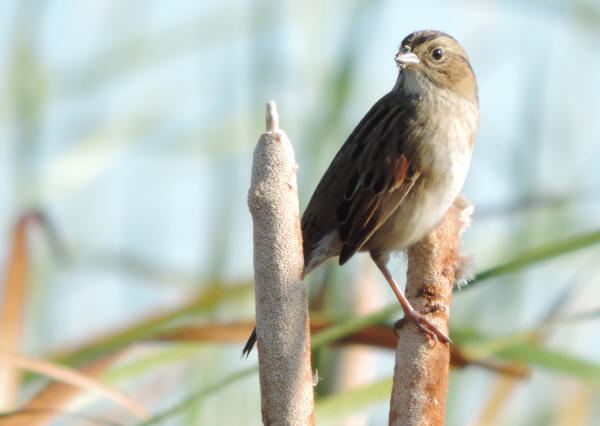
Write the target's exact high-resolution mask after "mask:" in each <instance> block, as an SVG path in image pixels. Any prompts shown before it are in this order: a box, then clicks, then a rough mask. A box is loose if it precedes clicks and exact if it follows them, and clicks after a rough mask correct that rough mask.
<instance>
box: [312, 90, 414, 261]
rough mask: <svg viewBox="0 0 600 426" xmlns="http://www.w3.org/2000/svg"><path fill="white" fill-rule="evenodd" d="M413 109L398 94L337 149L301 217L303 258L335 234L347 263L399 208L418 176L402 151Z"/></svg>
mask: <svg viewBox="0 0 600 426" xmlns="http://www.w3.org/2000/svg"><path fill="white" fill-rule="evenodd" d="M413 108H414V107H413V104H412V103H411V102H410V99H408V98H399V95H398V94H392V93H390V94H388V95H386V96H384V97H383V98H382V99H380V100H379V101H378V102H377V103H376V104H375V105H374V106H373V107H372V108H371V110H370V111H369V112H368V113H367V115H365V117H364V118H363V119H362V120H361V122H360V123H359V124H358V126H357V127H356V128H355V129H354V131H353V132H352V134H351V135H350V136H349V137H348V140H347V141H346V143H345V144H344V146H343V147H342V148H341V149H340V151H339V152H338V154H337V155H336V157H335V158H334V160H333V161H332V163H331V165H330V166H329V169H328V170H327V172H325V175H324V176H323V178H322V179H321V182H320V183H319V185H318V186H317V189H316V190H315V193H314V194H313V197H312V199H311V201H310V202H309V205H308V207H307V208H306V211H305V213H304V215H303V217H302V230H303V237H304V242H305V244H304V250H305V259H306V260H308V259H310V255H311V249H312V247H313V246H314V244H316V243H317V242H318V241H319V240H320V239H321V238H323V237H324V236H325V235H327V233H329V232H331V231H332V230H334V229H336V230H337V231H338V232H339V237H340V240H341V242H342V248H341V253H339V255H340V258H339V262H340V264H343V263H344V262H346V261H347V260H348V259H349V258H350V257H351V256H352V255H353V254H354V253H355V252H357V251H359V250H361V248H362V247H363V245H364V244H365V243H366V242H367V241H368V239H369V238H370V237H371V236H372V235H373V233H374V232H375V231H376V230H377V229H378V228H379V227H380V226H381V225H382V224H383V223H385V221H386V220H387V219H388V218H389V217H390V215H391V214H392V213H393V212H394V211H395V210H396V209H397V208H398V206H399V205H400V203H401V202H402V200H403V199H404V197H406V195H407V194H408V193H409V191H410V189H411V188H412V186H413V185H414V183H415V181H416V180H417V178H418V176H419V171H418V169H417V167H416V164H414V163H413V162H412V161H411V153H410V152H406V149H405V147H406V143H405V141H406V138H407V137H409V135H408V133H407V129H408V128H409V126H410V125H411V124H412V123H410V120H411V118H412V117H414V111H413Z"/></svg>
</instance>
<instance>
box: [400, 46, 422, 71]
mask: <svg viewBox="0 0 600 426" xmlns="http://www.w3.org/2000/svg"><path fill="white" fill-rule="evenodd" d="M394 59H396V63H397V64H398V65H399V66H400V67H402V68H406V66H407V65H410V64H413V65H416V64H418V63H420V62H421V61H419V57H418V56H417V55H415V54H414V53H412V52H411V51H409V50H408V49H406V48H401V49H400V51H399V52H398V54H397V55H396V57H395V58H394Z"/></svg>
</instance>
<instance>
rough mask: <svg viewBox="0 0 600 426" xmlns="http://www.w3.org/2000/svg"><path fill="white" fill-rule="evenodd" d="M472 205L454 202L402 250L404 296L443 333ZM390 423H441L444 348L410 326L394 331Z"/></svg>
mask: <svg viewBox="0 0 600 426" xmlns="http://www.w3.org/2000/svg"><path fill="white" fill-rule="evenodd" d="M472 210H473V209H472V206H471V205H470V204H469V203H467V202H466V201H465V200H464V199H462V198H461V197H459V198H457V200H456V201H455V203H454V205H453V206H452V207H451V208H450V210H449V211H448V213H447V214H446V216H445V217H444V219H443V220H442V223H441V224H440V225H439V226H438V227H437V228H436V229H435V230H433V231H432V232H431V233H430V234H429V235H428V236H426V237H425V238H424V239H423V240H422V241H420V242H419V243H417V244H415V245H414V246H412V247H411V248H409V250H408V273H407V282H406V296H407V298H408V300H409V301H410V303H411V304H412V306H413V307H414V308H415V309H417V310H418V311H420V312H424V313H425V312H428V311H429V313H428V314H427V317H428V319H429V320H430V321H431V322H433V323H434V324H435V325H436V326H437V327H439V328H440V330H442V331H443V332H445V333H447V332H448V318H449V312H450V301H451V300H452V285H453V283H454V280H455V276H456V275H458V274H459V272H460V269H463V268H464V265H465V260H464V259H462V258H461V257H460V256H459V253H458V249H459V245H460V235H461V233H462V231H463V230H464V229H465V228H466V227H467V226H468V224H469V223H470V216H471V213H472ZM398 337H399V341H398V346H397V348H396V364H395V368H394V384H393V388H392V398H391V403H390V417H389V424H390V425H443V424H444V416H445V408H446V391H447V387H448V370H449V366H450V346H449V345H444V344H442V343H439V342H438V343H435V342H432V340H431V339H430V338H429V337H428V336H427V335H426V334H425V333H423V332H422V331H421V330H419V329H418V328H417V327H416V325H415V324H414V323H409V324H406V325H405V326H404V327H402V328H401V329H400V330H399V332H398Z"/></svg>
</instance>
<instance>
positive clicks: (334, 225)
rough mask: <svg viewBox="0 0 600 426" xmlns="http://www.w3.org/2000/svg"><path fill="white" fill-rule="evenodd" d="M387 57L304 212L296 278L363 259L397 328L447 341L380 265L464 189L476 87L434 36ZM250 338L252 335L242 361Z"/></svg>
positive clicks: (449, 40)
mask: <svg viewBox="0 0 600 426" xmlns="http://www.w3.org/2000/svg"><path fill="white" fill-rule="evenodd" d="M394 59H395V62H396V64H397V66H398V69H399V70H398V77H397V79H396V82H395V84H394V86H393V88H392V90H391V91H390V92H389V93H387V94H386V95H385V96H383V97H382V98H381V99H379V100H378V101H377V102H376V103H375V104H374V105H373V106H372V107H371V109H370V110H369V111H368V112H367V114H366V115H365V116H364V117H363V119H362V120H361V121H360V122H359V123H358V125H357V126H356V128H355V129H354V130H353V131H352V133H351V134H350V136H349V137H348V138H347V140H346V142H345V143H344V144H343V145H342V147H341V148H340V150H339V151H338V153H337V154H336V155H335V157H334V158H333V160H332V161H331V164H330V165H329V167H328V169H327V171H326V172H325V174H324V175H323V177H322V178H321V180H320V182H319V184H318V185H317V188H316V189H315V191H314V193H313V195H312V197H311V199H310V201H309V203H308V205H307V207H306V210H305V211H304V214H303V216H302V220H301V228H302V238H303V250H304V275H306V274H308V273H309V272H311V271H312V270H314V269H315V268H317V267H318V266H320V265H321V264H322V263H323V262H325V261H326V260H327V259H329V258H332V257H336V256H337V257H338V261H339V264H340V265H343V264H344V263H346V262H347V261H348V260H349V259H350V258H351V257H352V256H353V255H354V254H355V253H357V252H368V253H369V255H370V257H371V259H372V260H373V262H374V263H375V265H376V266H377V267H378V269H379V270H380V271H381V273H382V274H383V276H384V277H385V279H386V281H387V282H388V284H389V285H390V287H391V288H392V290H393V292H394V294H395V295H396V297H397V298H398V301H399V302H400V305H401V306H402V309H403V311H404V318H403V319H402V321H406V320H412V321H414V322H415V323H416V324H417V326H418V327H419V328H420V329H421V330H422V331H423V332H424V333H425V334H426V335H428V336H429V337H430V338H433V339H435V341H437V340H439V341H441V342H443V343H448V342H450V339H449V337H448V336H446V334H444V333H443V332H442V331H441V330H439V329H438V327H436V326H435V325H434V324H432V323H431V322H430V321H429V320H428V319H427V318H425V316H424V315H423V314H422V313H420V312H418V311H416V310H415V309H414V308H413V307H412V306H411V304H410V303H409V301H408V300H407V299H406V297H405V296H404V294H403V292H402V290H401V289H400V287H399V286H398V283H397V282H396V280H395V279H394V277H393V276H392V274H391V273H390V271H389V269H388V266H387V264H388V260H389V258H390V255H391V254H392V253H394V252H398V251H402V250H406V249H407V248H408V247H410V246H411V245H413V244H415V243H417V242H418V241H419V240H421V239H422V238H423V237H425V236H426V235H427V234H428V233H429V232H431V231H432V230H433V229H434V228H435V227H436V226H437V225H438V224H439V223H440V222H441V220H442V218H443V217H444V215H445V214H446V212H447V211H448V209H449V208H450V206H451V205H452V203H453V202H454V200H455V199H456V197H457V196H458V195H459V194H460V191H461V190H462V187H463V184H464V181H465V179H466V176H467V172H468V169H469V165H470V162H471V156H472V152H473V145H474V141H475V134H476V133H477V128H478V125H479V95H478V91H477V81H476V78H475V74H474V72H473V69H472V68H471V64H470V62H469V59H468V57H467V54H466V52H465V50H464V49H463V48H462V47H461V45H460V44H459V43H458V42H457V41H456V40H455V39H454V38H453V37H452V36H450V35H448V34H446V33H443V32H440V31H433V30H424V31H416V32H413V33H411V34H409V35H408V36H407V37H405V38H404V39H403V41H402V43H401V44H400V48H399V50H398V53H397V54H396V55H395V57H394ZM256 340H257V336H256V328H255V329H254V331H253V332H252V335H251V336H250V338H249V339H248V342H247V343H246V346H245V347H244V349H243V355H246V356H247V355H248V354H249V353H250V351H251V350H252V347H253V346H254V344H255V343H256Z"/></svg>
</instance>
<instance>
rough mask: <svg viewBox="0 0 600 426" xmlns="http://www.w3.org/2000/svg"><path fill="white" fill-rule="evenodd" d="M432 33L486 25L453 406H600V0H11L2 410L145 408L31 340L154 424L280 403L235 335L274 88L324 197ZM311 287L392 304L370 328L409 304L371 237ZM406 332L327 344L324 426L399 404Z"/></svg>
mask: <svg viewBox="0 0 600 426" xmlns="http://www.w3.org/2000/svg"><path fill="white" fill-rule="evenodd" d="M418 29H438V30H442V31H445V32H448V33H449V34H451V35H453V36H454V37H455V38H456V39H457V40H458V41H459V42H460V43H461V44H462V45H463V46H464V47H465V49H466V51H467V52H468V54H469V57H470V60H471V64H472V66H473V69H474V71H475V73H476V75H477V79H478V83H479V95H480V107H481V125H480V130H479V133H478V136H477V140H476V147H475V152H474V157H473V161H472V166H471V170H470V172H469V176H468V178H467V182H466V185H465V187H464V195H465V197H466V198H468V199H469V200H471V202H472V203H473V204H474V206H475V216H474V222H473V225H472V226H471V228H469V229H468V230H467V232H466V233H465V235H464V239H463V240H464V244H463V252H464V253H467V254H471V255H473V257H474V260H475V264H476V268H477V272H478V275H477V278H476V280H475V281H474V283H472V284H471V285H470V286H467V287H466V288H463V289H462V290H460V291H456V292H455V297H454V301H453V312H452V315H451V330H452V334H451V336H452V338H453V340H454V341H455V343H456V347H457V353H456V354H455V358H456V359H455V360H454V364H455V365H456V367H457V368H455V369H454V370H453V371H452V373H451V377H450V386H449V392H448V401H447V421H446V423H447V424H448V425H515V424H519V425H592V424H600V410H599V408H598V403H599V402H600V387H599V384H600V331H598V326H599V324H600V323H599V319H600V318H599V316H600V282H599V272H600V246H599V245H598V244H599V243H600V232H599V229H600V219H599V218H600V189H599V188H600V186H599V184H600V168H599V167H598V164H599V161H600V149H599V148H598V146H599V143H600V120H598V114H599V112H600V79H599V78H598V73H599V70H600V49H598V45H599V44H600V4H599V3H598V2H597V1H593V0H587V1H586V0H574V1H569V2H567V1H563V2H561V1H533V0H532V1H491V0H490V1H484V2H477V1H473V0H471V1H467V0H465V1H454V2H451V1H426V2H417V1H414V2H397V1H393V0H387V1H384V0H375V1H366V0H364V1H358V0H350V1H341V0H337V1H328V2H320V1H314V0H309V1H304V2H300V1H296V2H294V1H274V0H255V1H239V0H238V1H235V0H223V1H220V2H216V1H212V2H211V1H208V2H207V1H193V2H192V1H188V2H163V1H139V0H138V1H129V2H118V1H114V0H112V1H111V0H106V1H102V2H72V1H71V2H69V1H62V2H60V1H46V2H37V1H33V0H29V1H15V0H6V1H3V2H1V3H0V73H1V75H2V78H1V79H0V93H1V94H2V95H1V96H0V161H1V166H0V170H1V171H0V174H1V176H2V177H1V179H0V200H1V205H2V206H3V209H2V210H1V211H0V237H1V238H0V255H1V256H2V257H1V259H3V262H2V263H1V264H2V265H3V269H2V274H3V277H4V278H3V279H2V283H3V284H1V285H2V287H0V303H1V304H0V309H1V311H0V314H1V316H0V320H1V322H0V337H1V339H0V349H1V352H0V353H1V354H2V355H1V357H2V359H0V364H1V365H0V404H1V408H2V410H3V411H5V412H6V413H9V414H7V415H5V416H4V417H0V422H6V424H19V423H18V422H19V421H21V422H24V423H20V424H28V425H34V424H52V425H71V424H74V425H78V424H90V425H94V424H123V425H125V424H127V425H130V424H140V423H141V422H142V419H141V418H140V417H139V416H136V414H134V413H132V412H131V410H130V409H128V408H127V407H126V406H124V405H122V404H119V403H115V402H114V401H111V400H109V399H108V398H106V397H105V396H103V395H102V394H101V393H99V392H97V391H95V392H94V391H89V390H88V391H83V390H81V389H80V388H78V387H72V386H61V385H59V384H57V382H53V381H51V380H49V379H48V378H47V376H46V374H45V373H44V374H40V373H39V372H38V373H31V372H28V373H23V374H20V373H18V371H19V370H17V369H16V366H17V365H22V364H23V362H24V361H23V359H27V360H37V363H35V362H34V365H33V367H31V369H33V370H36V371H38V370H40V369H41V370H44V369H43V366H41V365H40V363H39V361H40V360H44V361H46V362H48V363H51V364H53V365H56V364H60V365H62V366H68V367H71V368H76V369H79V370H81V371H83V372H85V373H86V374H87V375H88V376H89V377H93V378H94V380H95V382H96V383H97V384H104V385H106V386H108V387H110V388H113V389H115V390H117V391H119V392H120V393H122V394H123V395H127V396H128V397H130V398H132V399H133V400H135V401H136V402H137V403H139V404H140V405H141V406H143V407H144V408H145V409H146V410H147V411H149V413H150V415H151V416H152V417H151V419H150V420H149V421H148V423H146V424H168V425H198V424H203V425H248V424H260V396H259V391H258V389H259V384H258V376H257V373H256V370H255V369H254V367H255V365H256V362H257V358H256V351H255V352H254V353H253V354H252V355H251V356H250V357H249V358H248V359H240V353H241V348H242V345H243V341H245V338H246V337H247V335H248V333H249V332H250V330H251V328H252V321H253V318H254V296H253V287H252V276H253V271H252V223H251V218H250V215H249V213H248V209H247V206H246V192H247V189H248V187H249V177H250V167H251V161H252V150H253V148H254V145H255V143H256V142H257V140H258V137H259V135H260V133H261V132H262V131H263V130H264V111H265V102H266V101H268V100H271V99H273V100H275V101H276V102H277V105H278V109H279V113H280V116H281V127H282V128H283V129H284V130H285V131H286V132H287V134H288V136H289V137H290V139H291V141H292V143H293V144H294V147H295V149H296V155H297V162H298V164H299V166H300V168H299V172H298V178H299V189H300V204H301V209H303V208H304V206H305V205H306V203H307V202H308V199H309V197H310V194H311V193H312V191H313V190H314V188H315V186H316V184H317V182H318V180H319V179H320V177H321V175H322V173H323V172H324V170H325V169H326V167H327V165H328V164H329V162H330V161H331V159H332V157H333V155H334V154H335V152H336V151H337V150H338V148H339V147H340V146H341V144H342V143H343V142H344V140H345V138H346V137H347V136H348V135H349V134H350V132H351V131H352V129H353V127H354V126H355V125H356V124H357V123H358V121H359V120H360V118H361V117H362V116H363V115H364V114H365V113H366V112H367V110H368V109H369V108H370V106H371V105H372V104H373V103H374V102H375V101H376V100H377V99H378V98H380V97H381V96H382V95H384V94H385V93H386V92H387V91H389V90H390V89H391V87H392V86H393V84H394V82H395V79H396V75H397V68H396V65H395V63H394V61H393V57H394V54H395V53H396V51H397V48H398V46H399V43H400V41H401V40H402V39H403V38H404V37H405V36H406V35H407V34H409V33H410V32H412V31H414V30H418ZM392 271H393V273H394V274H395V275H396V276H397V277H402V276H403V275H404V274H405V259H404V258H403V256H402V255H398V256H397V258H395V259H394V260H393V263H392ZM400 281H402V280H400ZM307 288H308V291H309V295H310V298H311V310H312V311H313V314H312V317H313V323H314V324H315V326H317V325H321V326H327V325H329V324H337V323H344V322H347V321H352V319H353V318H360V317H362V316H365V315H369V314H377V313H379V314H381V312H382V310H384V311H383V312H384V313H385V312H388V315H383V317H382V315H379V316H378V317H377V318H376V319H375V320H373V322H372V324H370V327H371V328H367V329H363V330H361V331H362V333H363V335H364V334H366V335H368V334H369V333H370V332H371V331H373V330H375V329H377V327H379V328H381V327H387V329H388V330H389V327H390V326H391V324H393V322H394V321H395V319H397V318H398V317H399V316H400V315H401V313H400V311H399V307H398V309H396V310H395V311H394V313H393V314H392V315H389V312H390V308H389V307H390V306H394V303H395V299H394V296H393V294H392V292H391V291H390V290H389V288H388V286H387V284H386V283H385V282H384V280H383V279H382V277H380V275H379V273H378V272H377V271H375V270H374V267H373V266H372V265H371V263H370V262H369V261H368V259H367V257H366V256H363V255H361V256H355V257H354V258H353V259H352V261H351V262H349V263H348V264H347V265H345V266H344V267H342V268H340V267H338V266H337V264H336V263H335V262H331V263H328V264H327V265H326V266H324V267H322V268H320V269H319V270H317V271H315V272H314V273H312V274H311V275H310V276H309V277H308V279H307ZM385 309H387V311H385ZM375 316H377V315H375ZM389 334H390V335H391V331H390V332H389ZM362 343H364V342H362ZM389 345H390V343H389V341H387V340H379V341H373V339H371V341H370V344H369V345H365V344H361V339H360V338H359V337H357V335H356V334H355V335H354V337H353V336H352V335H351V336H349V337H347V338H346V339H345V340H344V341H343V342H337V343H336V342H325V344H322V345H321V346H319V347H318V348H315V350H314V352H313V355H314V358H313V368H317V369H318V376H319V377H320V381H319V385H318V386H317V388H316V396H317V420H318V424H331V425H380V424H386V423H387V413H388V404H389V390H390V387H391V384H390V383H391V373H392V371H393V357H394V352H393V350H391V349H389V347H388V346H389ZM392 345H394V342H393V341H392ZM9 354H13V355H14V354H20V355H21V356H22V357H23V359H21V358H19V359H15V358H14V357H12V358H11V356H12V355H9ZM19 360H20V361H19ZM32 362H33V361H32ZM19 363H20V364H19ZM59 376H60V375H59ZM61 377H63V378H64V375H62V376H61ZM9 422H12V423H9ZM3 424H4V423H3Z"/></svg>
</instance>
